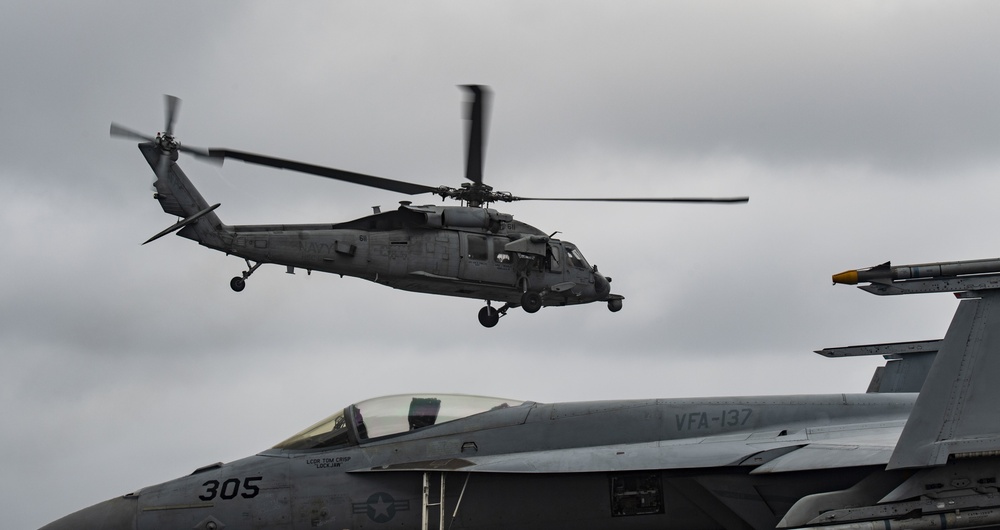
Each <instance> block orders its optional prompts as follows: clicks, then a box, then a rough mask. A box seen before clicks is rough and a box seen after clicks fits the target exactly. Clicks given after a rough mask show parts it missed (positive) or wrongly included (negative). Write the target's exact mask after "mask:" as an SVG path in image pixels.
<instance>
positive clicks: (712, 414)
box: [674, 408, 753, 431]
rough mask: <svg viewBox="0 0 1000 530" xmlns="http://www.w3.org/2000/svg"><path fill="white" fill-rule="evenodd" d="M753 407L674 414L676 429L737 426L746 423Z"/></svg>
mask: <svg viewBox="0 0 1000 530" xmlns="http://www.w3.org/2000/svg"><path fill="white" fill-rule="evenodd" d="M752 414H753V409H748V408H746V409H725V410H715V411H694V412H685V413H682V414H675V415H674V420H675V421H676V422H677V430H678V431H695V430H698V429H712V428H717V427H739V426H741V425H746V422H747V420H749V419H750V416H751V415H752Z"/></svg>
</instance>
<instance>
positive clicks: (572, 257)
mask: <svg viewBox="0 0 1000 530" xmlns="http://www.w3.org/2000/svg"><path fill="white" fill-rule="evenodd" d="M565 248H566V256H567V257H568V258H569V264H570V265H572V266H574V267H576V268H578V269H589V268H590V265H588V264H587V259H586V258H584V257H583V253H582V252H580V249H578V248H576V247H574V246H573V245H565Z"/></svg>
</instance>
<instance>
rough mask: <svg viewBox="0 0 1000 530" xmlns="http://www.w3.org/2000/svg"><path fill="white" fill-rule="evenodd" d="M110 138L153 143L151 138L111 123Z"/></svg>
mask: <svg viewBox="0 0 1000 530" xmlns="http://www.w3.org/2000/svg"><path fill="white" fill-rule="evenodd" d="M111 136H118V137H120V138H132V139H134V140H145V141H147V142H152V141H155V139H154V138H153V137H152V136H147V135H145V134H142V133H141V132H139V131H134V130H132V129H129V128H128V127H125V126H124V125H118V124H117V123H114V122H111Z"/></svg>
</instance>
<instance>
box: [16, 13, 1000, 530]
mask: <svg viewBox="0 0 1000 530" xmlns="http://www.w3.org/2000/svg"><path fill="white" fill-rule="evenodd" d="M998 20H1000V4H997V3H989V2H931V1H912V0H908V1H905V2H904V1H885V2H854V1H843V2H825V3H821V2H791V1H789V2H704V1H697V2H663V1H655V2H639V1H636V2H625V3H622V2H586V1H579V0H576V1H573V2H535V1H525V2H520V1H510V0H504V1H498V2H433V1H430V2H370V1H366V2H296V3H288V2H280V3H278V2H266V1H244V2H239V3H232V2H229V3H224V2H189V1H178V2H169V3H163V2H159V3H150V2H134V1H105V2H87V3H75V2H29V1H24V0H14V1H13V2H11V1H8V2H4V3H3V4H2V6H0V66H2V69H3V70H2V71H3V75H2V80H0V199H2V201H3V208H0V238H2V248H3V257H2V258H0V263H2V264H3V275H2V277H0V295H2V300H3V303H2V305H0V352H2V355H3V366H4V369H3V370H0V413H2V418H3V422H2V424H3V426H2V427H0V449H2V451H0V469H3V477H4V480H3V481H2V483H0V513H3V514H4V516H3V517H4V520H5V523H4V526H5V527H9V528H34V527H38V526H40V525H42V524H44V523H46V522H48V521H50V520H52V519H55V518H57V517H59V516H62V515H64V514H66V513H68V512H71V511H74V510H76V509H79V508H81V507H83V506H86V505H89V504H92V503H94V502H97V501H100V500H103V499H106V498H109V497H113V496H116V495H120V494H123V493H127V492H129V491H132V490H134V489H137V488H139V487H141V486H145V485H149V484H153V483H157V482H161V481H164V480H169V479H172V478H175V477H178V476H181V475H184V474H187V473H190V471H192V470H193V469H194V468H196V467H198V466H201V465H204V464H208V463H211V462H215V461H229V460H234V459H236V458H239V457H242V456H245V455H247V454H250V453H253V452H255V451H259V450H261V449H264V448H267V447H269V446H270V445H272V444H274V443H276V442H278V441H280V440H281V439H283V438H285V437H286V436H288V435H290V434H291V433H293V432H295V431H297V430H299V429H301V428H303V427H304V426H306V425H307V424H309V423H311V422H313V421H316V420H318V419H320V418H321V417H323V416H325V415H327V414H328V413H330V412H332V411H333V410H335V409H337V408H340V407H343V406H344V405H346V404H348V403H350V402H354V401H359V400H362V399H366V398H370V397H374V396H378V395H383V394H393V393H402V392H413V391H445V392H463V393H477V394H486V395H500V396H506V397H513V398H521V399H532V400H536V401H547V402H553V401H570V400H584V399H615V398H638V397H680V396H710V395H741V394H790V393H812V392H854V391H863V390H864V389H865V386H866V385H867V382H868V380H869V378H870V375H871V372H872V369H873V367H874V366H875V365H877V364H879V361H881V360H880V359H875V360H873V359H853V360H840V361H831V360H827V359H823V358H821V357H819V356H817V355H814V354H812V353H810V352H811V350H814V349H818V348H821V347H829V346H843V345H849V344H859V343H868V342H880V341H898V340H915V339H929V338H937V337H939V336H941V335H943V333H944V331H945V329H946V327H947V324H948V321H949V319H950V315H951V312H952V311H953V310H954V308H955V305H956V302H955V301H954V300H953V299H952V298H951V297H949V296H944V295H942V296H926V297H908V298H894V299H890V298H886V299H883V298H876V297H873V296H870V295H868V294H865V293H862V292H859V291H857V290H855V289H852V288H848V287H837V288H833V287H830V280H829V277H830V274H832V273H835V272H839V271H841V270H844V269H848V268H856V267H864V266H870V265H875V264H877V263H881V262H883V261H886V260H889V259H891V260H893V261H894V262H897V263H907V262H910V263H912V262H928V261H939V260H952V259H972V258H986V257H994V256H996V255H997V252H996V250H995V247H996V240H997V237H996V235H995V226H996V225H995V215H993V214H992V212H994V211H995V209H996V207H995V205H996V198H995V197H996V194H997V192H998V191H1000V182H998V179H997V175H998V174H1000V171H998V170H1000V157H998V154H997V149H996V147H997V145H998V141H1000V98H998V94H1000V66H998V63H997V61H996V51H997V49H1000V42H998V41H1000V32H998V31H997V21H998ZM467 83H481V84H488V85H491V86H492V88H493V90H494V95H495V99H494V102H495V104H494V106H493V115H492V119H491V129H490V132H489V141H490V143H489V148H488V150H487V157H486V179H487V181H488V182H489V183H490V184H492V185H494V186H495V187H497V188H498V189H503V190H510V191H512V192H514V193H516V194H521V195H534V196H546V195H583V196H587V195H590V196H598V195H619V196H636V195H659V196H669V195H675V196H684V195H721V196H729V195H743V194H747V195H750V196H751V197H752V200H751V202H750V204H749V205H746V206H693V205H673V206H651V205H632V206H617V205H601V206H593V205H581V204H557V205H544V204H536V203H524V204H515V205H509V206H506V207H503V210H504V211H508V212H510V213H513V214H515V215H516V216H517V217H518V218H520V219H523V220H526V221H527V222H529V223H531V224H533V225H535V226H538V227H539V228H541V229H543V230H545V231H547V232H551V231H556V230H558V231H561V232H562V234H561V236H560V237H563V238H565V239H567V240H570V241H573V242H575V243H577V244H579V245H580V247H581V249H582V250H583V251H584V253H585V254H586V255H587V257H588V259H589V260H590V261H591V262H592V263H596V264H598V265H599V266H600V268H601V270H602V271H604V272H606V273H607V274H609V275H611V276H612V277H613V278H614V284H613V285H614V287H615V291H616V292H620V293H622V294H623V295H625V297H626V301H625V308H624V309H623V310H622V311H621V312H620V313H616V314H611V313H609V312H608V311H607V309H605V307H604V306H603V305H592V306H580V307H571V308H563V309H545V310H542V311H541V312H539V313H537V314H535V315H527V314H525V313H523V312H521V311H512V312H511V314H510V315H509V316H508V317H506V318H504V319H503V320H502V321H501V323H500V325H498V326H497V327H496V328H493V329H491V330H486V329H483V328H481V327H480V326H479V324H478V322H477V320H476V312H477V311H478V309H479V307H480V305H481V303H480V302H477V301H474V300H465V299H457V298H456V299H451V298H443V297H433V296H428V295H420V294H413V293H406V292H397V291H393V290H391V289H388V288H385V287H381V286H377V285H374V284H371V283H367V282H363V281H361V280H356V279H341V278H339V277H336V276H329V275H319V274H316V275H312V276H307V275H305V274H303V273H299V274H296V275H295V276H288V275H286V274H285V273H284V270H283V269H282V268H280V267H275V266H272V267H270V268H268V267H262V268H261V269H260V270H259V271H258V272H257V273H256V274H255V275H254V276H253V278H251V280H250V281H249V282H248V287H247V289H246V291H244V292H243V293H240V294H235V293H233V292H232V291H230V289H229V286H228V280H229V278H230V277H231V276H233V275H234V274H237V273H238V272H239V271H240V270H242V269H243V267H244V264H243V262H242V261H241V260H239V259H237V258H234V257H226V256H224V255H223V254H220V253H215V252H211V251H208V250H206V249H203V248H200V247H199V246H198V245H197V244H195V243H193V242H191V241H187V240H184V239H181V238H177V237H168V238H165V239H163V240H160V241H157V242H156V243H155V244H151V245H147V246H140V245H139V243H141V242H142V241H144V240H145V239H146V238H148V237H149V236H150V235H152V234H154V233H156V232H158V231H159V230H161V229H162V228H165V227H166V226H168V225H169V224H171V223H172V222H173V221H174V219H172V218H171V217H169V216H168V215H166V214H164V213H163V212H162V211H161V210H160V208H159V206H158V204H157V203H156V202H155V201H153V200H151V191H150V188H149V186H150V182H151V181H152V179H153V177H152V172H151V171H150V170H149V167H148V166H147V165H146V163H145V161H144V160H143V159H142V157H141V155H140V153H139V152H138V150H137V149H136V148H135V146H134V144H133V143H131V142H125V141H120V140H111V139H109V137H108V125H109V123H110V122H111V121H117V122H120V123H123V124H126V125H128V126H131V127H133V128H136V129H139V130H143V131H149V132H155V131H156V130H159V129H160V128H161V127H162V123H163V98H162V94H164V93H169V94H174V95H177V96H179V97H181V98H183V100H184V103H183V105H182V108H181V112H180V117H179V121H178V123H177V128H176V131H177V134H178V137H179V138H180V139H181V140H182V141H184V142H186V143H189V144H191V145H201V146H207V147H216V146H218V147H230V148H235V149H243V150H249V151H258V152H263V153H268V154H272V155H275V156H281V157H286V158H293V159H299V160H303V161H308V162H313V163H317V164H324V165H330V166H335V167H340V168H344V169H349V170H355V171H360V172H364V173H369V174H376V175H383V176H386V177H390V178H396V179H404V180H412V181H415V182H419V183H423V184H429V185H439V184H447V185H456V184H458V183H459V182H460V180H461V175H462V167H463V160H462V157H463V136H462V122H461V120H460V116H461V112H460V109H461V106H460V102H461V99H462V95H461V93H460V91H459V90H458V89H457V88H455V86H456V85H459V84H467ZM181 164H182V166H183V167H184V168H185V170H186V172H187V173H188V175H189V176H190V177H191V178H192V180H193V181H194V182H195V183H196V184H197V185H198V186H199V189H201V191H202V193H203V194H204V195H205V196H206V197H207V198H208V200H209V201H210V202H221V203H222V207H221V208H220V209H219V210H218V213H219V215H220V216H221V217H222V218H223V220H225V221H226V222H228V223H230V224H237V223H262V222H321V221H339V220H347V219H352V218H356V217H360V216H362V215H366V214H367V213H369V212H370V211H371V209H370V208H371V206H372V205H381V206H382V207H383V208H392V207H393V206H394V205H395V204H396V202H397V201H398V200H401V199H404V198H405V197H400V196H397V195H394V194H391V193H388V192H384V191H379V190H373V189H365V188H360V187H356V186H351V185H348V184H342V183H334V182H329V181H325V180H322V179H318V178H315V177H309V176H305V175H298V174H294V173H290V172H283V171H275V170H268V169H266V168H258V167H251V166H249V165H245V164H242V163H240V162H230V163H227V164H226V166H225V167H224V168H221V169H220V168H216V167H214V166H210V165H206V164H203V163H201V162H198V161H195V160H191V159H190V158H185V159H183V160H182V162H181ZM426 200H427V202H432V201H433V199H432V198H427V199H426Z"/></svg>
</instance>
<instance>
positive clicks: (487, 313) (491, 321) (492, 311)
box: [479, 306, 500, 328]
mask: <svg viewBox="0 0 1000 530" xmlns="http://www.w3.org/2000/svg"><path fill="white" fill-rule="evenodd" d="M497 322H500V312H499V311H497V310H496V308H495V307H493V306H486V307H484V308H482V309H480V310H479V323H480V324H482V325H483V327H486V328H492V327H493V326H495V325H497Z"/></svg>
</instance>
